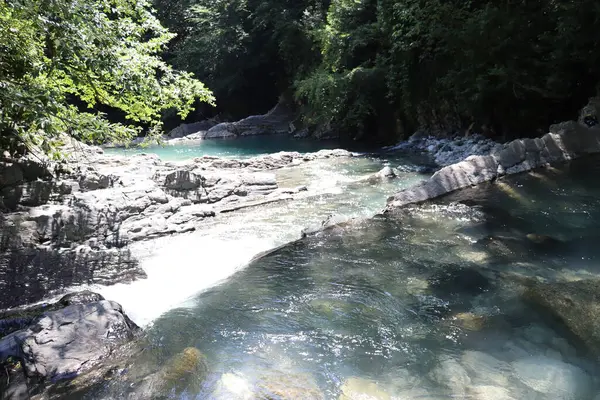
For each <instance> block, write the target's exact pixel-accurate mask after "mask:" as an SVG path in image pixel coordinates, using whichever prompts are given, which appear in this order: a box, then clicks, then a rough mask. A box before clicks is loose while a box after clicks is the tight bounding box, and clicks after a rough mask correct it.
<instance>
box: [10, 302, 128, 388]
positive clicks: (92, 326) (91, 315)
mask: <svg viewBox="0 0 600 400" xmlns="http://www.w3.org/2000/svg"><path fill="white" fill-rule="evenodd" d="M137 329H138V328H137V327H136V326H135V324H133V322H131V321H130V320H129V318H127V316H126V315H125V314H124V313H123V310H122V309H121V306H120V305H119V304H117V303H115V302H111V301H106V300H102V301H98V302H93V303H88V304H74V305H71V306H68V307H66V308H64V309H62V310H58V311H53V312H48V313H46V314H44V315H43V316H42V317H40V318H39V319H38V320H37V321H35V323H34V324H33V325H32V326H31V327H29V328H28V329H26V330H23V331H18V332H15V333H14V334H11V335H9V336H8V337H5V338H3V339H2V340H0V349H3V350H5V351H0V354H1V355H2V356H7V355H10V356H14V357H18V358H19V359H21V360H22V363H23V367H24V369H25V371H26V373H27V376H28V377H30V378H34V377H37V378H42V379H48V380H60V379H65V378H73V377H75V376H77V375H79V374H80V373H82V372H84V371H86V370H88V369H90V368H93V367H94V365H95V364H96V363H98V362H99V361H100V360H102V359H103V358H106V357H107V356H109V355H110V354H111V352H112V351H113V350H114V349H115V348H116V347H117V346H119V345H122V344H123V343H125V342H127V341H129V340H131V339H133V337H134V333H135V331H136V330H137ZM7 342H12V343H11V344H10V345H7V344H6V343H7ZM15 342H16V343H18V347H15V345H14V343H15ZM9 347H10V350H9V351H8V352H7V351H6V349H7V348H9ZM8 353H12V354H8Z"/></svg>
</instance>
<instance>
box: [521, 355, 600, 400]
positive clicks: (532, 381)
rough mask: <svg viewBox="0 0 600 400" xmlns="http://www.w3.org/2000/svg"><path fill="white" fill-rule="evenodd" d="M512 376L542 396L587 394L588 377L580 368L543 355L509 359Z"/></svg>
mask: <svg viewBox="0 0 600 400" xmlns="http://www.w3.org/2000/svg"><path fill="white" fill-rule="evenodd" d="M512 367H513V369H514V376H515V378H517V379H519V380H520V381H521V382H523V384H525V385H526V386H528V387H530V388H531V389H533V390H535V391H536V392H539V393H543V394H544V395H545V396H546V397H545V398H546V399H561V400H580V399H586V398H588V396H590V394H591V392H590V391H591V387H592V380H591V378H590V376H589V375H588V374H586V373H585V372H584V371H583V370H582V369H580V368H578V367H576V366H574V365H571V364H567V363H564V362H561V361H558V360H555V359H553V358H548V357H546V356H532V357H527V358H523V359H520V360H517V361H515V362H513V363H512Z"/></svg>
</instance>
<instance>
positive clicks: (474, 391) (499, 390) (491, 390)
mask: <svg viewBox="0 0 600 400" xmlns="http://www.w3.org/2000/svg"><path fill="white" fill-rule="evenodd" d="M468 393H469V394H468V398H469V399H473V400H517V399H516V398H514V397H512V396H511V395H510V391H509V390H508V389H507V388H504V387H498V386H488V385H480V386H471V387H469V392H468Z"/></svg>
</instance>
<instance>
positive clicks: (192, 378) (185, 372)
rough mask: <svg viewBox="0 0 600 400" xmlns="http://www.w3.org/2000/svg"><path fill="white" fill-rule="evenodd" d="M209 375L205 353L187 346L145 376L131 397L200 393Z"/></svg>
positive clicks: (149, 397) (141, 397)
mask: <svg viewBox="0 0 600 400" xmlns="http://www.w3.org/2000/svg"><path fill="white" fill-rule="evenodd" d="M207 375H208V363H207V361H206V357H205V356H204V354H202V352H200V350H198V349H197V348H195V347H187V348H185V349H184V350H183V351H182V352H180V353H178V354H176V355H175V356H173V357H172V358H171V359H169V360H168V361H167V362H166V364H165V365H164V366H163V367H162V368H161V369H160V370H159V371H158V372H155V373H153V374H150V375H149V376H146V377H144V378H143V380H142V382H141V383H140V384H139V385H137V386H136V387H135V389H134V391H133V394H132V395H131V396H130V398H134V399H162V398H165V397H167V396H169V395H170V394H172V393H176V394H178V395H181V394H182V393H183V392H189V393H198V392H199V391H200V389H201V385H202V382H203V381H204V380H205V379H206V377H207ZM133 385H136V384H135V383H134V384H133Z"/></svg>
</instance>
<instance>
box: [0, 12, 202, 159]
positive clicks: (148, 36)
mask: <svg viewBox="0 0 600 400" xmlns="http://www.w3.org/2000/svg"><path fill="white" fill-rule="evenodd" d="M173 37H174V35H173V34H171V33H169V32H168V31H167V29H166V28H164V27H163V26H162V25H161V24H160V22H159V21H158V19H157V18H156V17H155V16H154V15H153V14H152V12H151V10H150V8H149V3H148V1H146V0H2V1H0V135H1V136H0V139H1V141H2V144H3V146H13V147H14V146H15V144H16V143H25V144H27V145H37V146H41V147H42V148H43V149H44V150H45V151H47V152H54V151H55V150H56V146H55V145H56V144H57V139H58V138H60V135H61V134H62V133H65V132H66V133H68V134H70V135H72V136H74V137H76V138H78V139H81V140H84V141H86V142H92V143H100V142H104V141H127V140H129V139H131V138H132V137H133V136H134V135H135V134H137V133H138V132H139V131H140V129H141V128H140V124H145V125H146V126H149V127H150V130H151V131H152V130H157V129H158V128H159V127H160V117H161V113H162V112H164V111H165V110H171V109H177V110H178V112H179V113H180V114H181V115H182V116H185V115H186V114H187V113H189V112H190V110H191V109H192V107H193V105H194V102H195V101H197V100H200V101H206V102H213V101H214V99H213V97H212V94H211V92H210V91H209V90H208V89H207V88H205V86H204V85H203V84H202V83H201V82H200V81H198V80H196V79H194V78H193V76H192V74H191V73H189V72H178V71H175V70H174V69H173V68H171V67H170V66H169V65H168V64H167V63H165V62H164V61H163V60H161V58H160V54H161V52H162V51H163V50H164V49H165V47H166V45H167V43H168V42H169V41H170V40H171V39H172V38H173ZM100 107H107V108H108V109H111V110H113V109H114V110H119V112H121V113H122V114H123V116H124V118H125V121H126V122H125V123H115V122H111V121H109V119H107V118H106V115H105V114H103V113H100V112H98V111H97V110H98V109H99V108H100Z"/></svg>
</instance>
